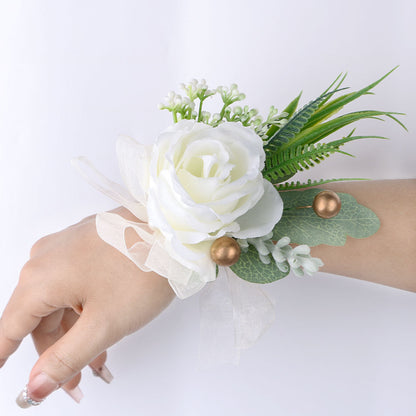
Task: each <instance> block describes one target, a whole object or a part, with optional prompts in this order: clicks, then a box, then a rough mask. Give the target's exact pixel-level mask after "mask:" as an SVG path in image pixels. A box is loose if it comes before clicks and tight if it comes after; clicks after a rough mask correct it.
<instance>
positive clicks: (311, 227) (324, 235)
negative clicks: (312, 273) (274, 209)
mask: <svg viewBox="0 0 416 416" xmlns="http://www.w3.org/2000/svg"><path fill="white" fill-rule="evenodd" d="M322 190H323V189H306V190H304V191H287V192H280V196H281V197H282V199H283V204H284V205H283V206H284V210H283V216H282V219H281V220H280V221H279V222H278V223H277V224H276V226H275V228H274V230H273V239H274V240H278V239H279V238H281V237H283V236H288V237H290V241H291V242H292V243H294V244H307V245H308V246H311V247H312V246H317V245H319V244H327V245H331V246H343V245H344V244H345V243H346V240H347V236H350V237H353V238H366V237H369V236H371V235H373V234H374V233H375V232H376V231H377V230H378V229H379V228H380V220H379V219H378V217H377V215H376V214H375V213H374V212H373V211H371V210H370V209H369V208H366V207H365V206H363V205H360V204H359V203H358V202H357V201H356V199H355V198H354V197H353V196H352V195H349V194H346V193H340V192H338V193H337V194H338V196H339V197H340V199H341V211H340V212H339V213H338V215H337V216H335V217H334V218H329V219H324V218H320V217H318V216H317V215H316V214H315V212H314V210H313V208H305V207H308V206H311V205H312V204H313V199H314V197H315V196H316V195H317V194H318V193H319V192H321V191H322Z"/></svg>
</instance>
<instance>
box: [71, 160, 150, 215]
mask: <svg viewBox="0 0 416 416" xmlns="http://www.w3.org/2000/svg"><path fill="white" fill-rule="evenodd" d="M71 164H72V166H73V167H74V168H75V169H77V171H78V172H79V173H80V174H81V176H82V177H83V178H84V179H85V180H86V181H87V182H88V183H89V184H90V185H91V186H93V187H94V188H95V189H97V190H98V191H100V192H102V193H103V194H104V195H107V196H108V197H110V198H111V199H113V200H114V201H116V202H118V203H119V204H121V205H122V206H123V207H125V208H127V209H128V210H129V211H130V212H131V213H132V214H133V215H135V216H136V217H137V218H139V219H140V220H141V221H144V222H147V211H146V207H145V206H144V205H143V204H142V203H141V202H138V201H136V200H134V199H133V198H132V197H131V195H130V194H129V193H128V191H127V190H126V189H125V188H123V187H122V186H121V185H119V184H118V183H116V182H113V181H111V180H110V179H108V178H106V177H105V176H104V175H103V174H102V173H101V172H99V171H98V170H97V169H96V168H95V167H94V165H93V164H92V163H91V162H90V161H89V160H88V159H87V158H86V157H83V156H81V157H76V158H73V159H72V160H71Z"/></svg>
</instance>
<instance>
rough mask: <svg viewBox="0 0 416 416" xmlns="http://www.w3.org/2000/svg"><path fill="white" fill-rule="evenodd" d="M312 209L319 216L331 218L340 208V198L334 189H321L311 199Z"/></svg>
mask: <svg viewBox="0 0 416 416" xmlns="http://www.w3.org/2000/svg"><path fill="white" fill-rule="evenodd" d="M312 207H313V210H314V211H315V213H316V215H318V217H321V218H326V219H327V218H333V217H335V216H336V215H337V214H338V213H339V211H340V210H341V200H340V198H339V196H338V195H337V194H336V193H335V192H334V191H322V192H319V194H317V195H316V196H315V198H314V200H313V205H312Z"/></svg>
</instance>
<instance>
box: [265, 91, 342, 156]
mask: <svg viewBox="0 0 416 416" xmlns="http://www.w3.org/2000/svg"><path fill="white" fill-rule="evenodd" d="M335 92H337V91H331V92H328V93H326V94H324V95H321V96H319V97H318V98H316V99H315V100H313V101H311V102H310V103H309V104H307V105H305V106H304V107H303V108H302V109H301V110H299V111H298V112H297V113H296V114H295V115H294V116H293V117H292V118H291V119H290V120H289V121H288V122H287V123H286V124H285V125H284V126H283V127H281V128H280V129H279V130H278V131H277V132H276V133H275V134H273V136H271V137H270V140H269V141H268V142H267V144H266V145H265V146H264V150H265V151H266V152H269V153H270V152H275V151H276V150H278V149H279V147H280V146H282V145H284V144H286V145H287V144H291V141H292V139H293V138H294V137H297V135H298V133H299V132H300V131H301V130H302V128H303V126H304V125H305V124H306V123H307V122H308V120H309V118H310V117H311V116H312V114H313V113H314V112H315V111H316V110H317V108H318V107H319V104H320V103H321V102H322V101H323V100H324V99H325V98H326V97H327V96H328V95H332V94H334V93H335Z"/></svg>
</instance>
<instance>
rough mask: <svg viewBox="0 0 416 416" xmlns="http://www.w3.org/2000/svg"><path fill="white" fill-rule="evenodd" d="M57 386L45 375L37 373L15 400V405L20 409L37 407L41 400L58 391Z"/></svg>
mask: <svg viewBox="0 0 416 416" xmlns="http://www.w3.org/2000/svg"><path fill="white" fill-rule="evenodd" d="M58 387H59V384H58V383H57V382H56V381H55V380H53V379H51V378H50V377H49V376H48V375H47V374H45V373H39V374H38V375H37V376H36V377H34V378H33V379H32V380H30V381H29V383H28V384H27V386H26V387H25V388H24V389H23V391H22V392H21V393H20V394H19V396H18V397H17V399H16V402H17V404H18V405H19V406H20V407H22V408H27V407H30V406H37V405H39V404H40V403H42V401H43V399H45V397H47V396H48V395H49V394H51V393H52V392H53V391H55V390H56V389H58Z"/></svg>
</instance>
